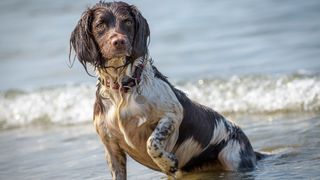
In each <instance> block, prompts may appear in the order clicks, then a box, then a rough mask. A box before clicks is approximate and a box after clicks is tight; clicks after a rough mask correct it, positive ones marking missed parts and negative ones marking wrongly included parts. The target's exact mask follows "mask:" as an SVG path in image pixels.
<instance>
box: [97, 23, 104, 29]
mask: <svg viewBox="0 0 320 180" xmlns="http://www.w3.org/2000/svg"><path fill="white" fill-rule="evenodd" d="M96 28H97V29H98V30H104V29H105V28H106V24H105V23H99V24H97V25H96Z"/></svg>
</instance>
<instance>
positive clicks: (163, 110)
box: [101, 62, 183, 149]
mask: <svg viewBox="0 0 320 180" xmlns="http://www.w3.org/2000/svg"><path fill="white" fill-rule="evenodd" d="M127 72H128V71H127ZM138 88H139V93H138ZM101 93H102V95H103V96H104V97H106V99H105V100H103V101H107V102H104V104H105V106H108V109H106V111H105V114H104V118H103V119H101V120H102V121H103V123H102V124H104V125H106V126H105V127H106V131H108V133H109V135H110V136H113V137H114V138H117V139H119V140H122V139H123V140H124V141H125V142H126V144H128V145H129V146H130V147H131V148H137V147H139V146H141V145H142V144H145V142H146V141H147V139H148V137H149V136H150V134H151V133H152V131H153V129H152V127H155V125H156V124H157V122H158V121H159V120H160V119H161V118H162V117H163V116H165V115H166V114H168V113H170V114H174V116H175V117H173V118H175V119H177V121H178V122H179V121H181V120H182V116H183V115H182V113H183V110H182V106H181V104H180V103H179V101H178V100H177V98H176V96H175V94H174V93H173V91H172V89H171V88H170V86H169V85H168V84H167V83H165V82H164V81H162V80H160V79H158V78H155V77H154V73H153V69H152V66H151V64H150V63H149V62H148V63H146V65H145V69H144V71H143V72H142V75H141V82H140V84H139V86H135V87H133V88H132V89H131V91H129V92H128V93H124V92H119V91H118V90H113V89H103V88H102V91H101ZM139 96H142V97H143V99H144V101H143V103H141V102H140V101H139V100H137V99H138V97H139ZM107 104H108V105H107ZM179 124H180V123H177V125H179ZM177 128H178V127H177ZM175 141H176V137H174V138H173V139H172V143H169V144H170V145H169V146H170V147H168V149H172V148H173V144H175ZM142 147H145V145H144V146H142Z"/></svg>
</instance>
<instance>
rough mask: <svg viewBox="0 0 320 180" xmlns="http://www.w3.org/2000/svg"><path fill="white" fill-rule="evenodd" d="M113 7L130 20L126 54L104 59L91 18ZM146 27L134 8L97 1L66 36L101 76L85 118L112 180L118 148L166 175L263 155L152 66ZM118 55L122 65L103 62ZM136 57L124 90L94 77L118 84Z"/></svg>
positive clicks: (117, 170)
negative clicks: (136, 76) (136, 77)
mask: <svg viewBox="0 0 320 180" xmlns="http://www.w3.org/2000/svg"><path fill="white" fill-rule="evenodd" d="M101 8H102V10H101ZM98 9H99V10H98ZM119 9H120V10H121V11H124V12H122V13H124V14H126V16H128V15H130V16H132V18H133V19H135V21H134V22H135V24H134V25H135V28H134V35H132V34H130V31H128V32H127V35H128V39H129V40H130V42H131V44H130V45H131V47H130V48H132V50H130V53H131V55H130V56H129V57H125V58H121V57H114V58H109V59H106V57H109V56H108V55H106V54H105V53H106V51H102V50H100V49H103V48H105V47H104V44H105V43H101V42H100V41H108V40H105V39H102V40H101V39H100V40H97V38H98V37H97V35H96V34H95V33H94V32H95V29H94V28H95V26H93V24H94V22H95V21H96V19H95V18H94V17H97V16H100V15H101V14H99V13H103V12H104V13H113V14H114V16H118V15H119V16H120V15H121V11H120V10H119ZM96 11H98V12H96ZM125 11H128V12H125ZM97 13H98V14H97ZM117 13H118V14H117ZM119 13H120V14H119ZM102 15H103V14H102ZM149 33H150V31H149V27H148V24H147V22H146V20H145V19H144V18H143V17H142V15H141V13H140V12H139V11H138V10H137V8H136V7H134V6H130V5H128V4H126V3H123V2H113V3H105V2H100V3H98V4H97V5H95V6H94V7H93V8H89V9H88V10H87V11H86V12H85V13H84V14H83V15H82V17H81V19H80V21H79V23H78V24H77V26H76V28H75V30H74V31H73V32H72V35H71V39H70V42H71V47H72V48H73V49H74V50H75V53H76V56H77V58H78V59H79V61H80V63H82V64H83V65H84V67H85V68H87V64H90V65H93V66H94V67H95V69H96V72H97V74H98V76H99V78H100V79H102V80H104V81H101V80H100V81H98V84H97V91H96V101H95V104H94V116H93V123H94V126H95V128H96V131H97V133H98V135H99V136H100V139H101V141H102V143H103V144H104V146H105V153H106V159H107V161H108V165H109V168H110V170H111V173H112V177H113V179H126V154H128V155H130V156H131V157H132V158H133V159H135V160H136V161H138V162H139V163H141V164H143V165H145V166H147V167H149V168H151V169H154V170H157V171H161V172H163V173H166V174H168V175H169V176H172V177H177V176H178V175H179V174H183V173H184V172H192V171H199V170H200V171H201V170H213V169H217V168H220V169H224V170H231V171H237V170H246V169H252V168H254V167H255V165H256V162H257V159H260V158H262V157H263V156H264V155H263V154H260V153H257V154H256V153H255V152H254V151H253V148H252V146H251V144H250V142H249V140H248V138H247V137H246V135H245V134H244V133H243V131H242V130H241V129H240V128H239V127H238V126H237V125H236V124H234V123H233V122H231V121H228V120H227V119H225V118H224V117H223V116H222V115H220V114H219V113H217V112H215V111H214V110H212V109H211V108H208V107H206V106H203V105H200V104H198V103H196V102H193V101H192V100H190V99H189V98H188V97H187V96H186V95H185V93H183V92H182V91H180V90H178V89H176V88H175V87H174V86H173V85H171V84H170V83H169V81H168V80H167V78H166V77H165V76H164V75H162V74H161V73H160V72H159V71H158V70H157V68H156V67H154V66H153V64H152V61H151V59H150V58H149V55H148V48H147V39H148V37H149ZM97 41H99V42H97ZM102 46H103V47H102ZM126 58H128V59H130V60H131V63H130V64H129V65H127V66H125V67H124V68H121V69H114V68H105V66H110V65H111V66H121V65H123V64H124V62H125V60H126ZM139 63H144V64H145V68H144V70H143V72H142V75H141V82H140V84H139V85H138V86H135V87H133V88H132V89H131V90H130V92H128V93H124V92H123V91H121V90H119V89H112V88H110V87H108V86H107V85H106V84H104V83H102V82H106V81H107V80H110V82H112V83H113V82H115V81H117V82H118V83H119V84H120V83H121V80H122V78H123V77H124V76H125V75H126V76H132V73H133V72H134V70H135V68H137V66H138V64H139ZM138 91H139V92H138ZM140 94H141V95H142V96H143V97H145V99H146V101H145V102H144V103H143V104H139V103H138V102H137V101H136V98H137V96H139V95H140Z"/></svg>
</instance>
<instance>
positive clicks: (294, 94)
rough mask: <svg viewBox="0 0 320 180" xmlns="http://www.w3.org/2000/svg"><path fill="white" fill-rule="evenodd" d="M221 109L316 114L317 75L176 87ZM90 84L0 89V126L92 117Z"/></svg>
mask: <svg viewBox="0 0 320 180" xmlns="http://www.w3.org/2000/svg"><path fill="white" fill-rule="evenodd" d="M178 88H180V89H182V90H183V91H185V92H186V93H187V94H188V96H189V97H190V98H191V99H194V100H196V101H198V102H200V103H202V104H205V105H207V106H209V107H212V108H214V109H215V110H216V111H218V112H221V113H257V114H268V113H275V112H283V113H287V112H316V113H319V112H320V76H316V75H290V76H278V77H269V76H242V77H238V76H233V77H231V78H228V79H218V78H212V79H206V80H205V79H202V80H199V81H198V83H194V82H185V83H182V84H180V86H179V87H178ZM94 98H95V86H94V85H92V84H90V85H88V84H81V85H69V86H61V87H54V88H46V89H37V90H33V91H28V92H20V91H12V90H11V91H6V92H0V129H1V128H8V127H15V126H24V125H29V124H34V123H40V124H41V123H44V124H48V123H49V124H50V123H53V124H60V125H70V124H80V123H87V122H91V121H92V113H93V103H94Z"/></svg>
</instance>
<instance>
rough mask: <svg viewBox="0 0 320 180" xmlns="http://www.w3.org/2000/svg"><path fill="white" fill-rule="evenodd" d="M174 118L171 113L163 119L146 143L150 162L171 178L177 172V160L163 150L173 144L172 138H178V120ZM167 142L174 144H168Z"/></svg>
mask: <svg viewBox="0 0 320 180" xmlns="http://www.w3.org/2000/svg"><path fill="white" fill-rule="evenodd" d="M175 118H176V116H175V115H174V114H173V113H172V114H167V115H166V116H165V117H163V118H162V119H161V120H160V121H159V123H158V125H157V127H156V128H155V130H154V131H153V133H152V134H151V136H150V137H149V139H148V142H147V151H148V154H149V155H150V157H151V158H152V160H153V161H154V162H155V163H156V164H157V165H158V166H159V168H160V169H161V170H162V171H163V172H165V173H166V174H168V175H171V176H174V174H175V172H176V171H177V170H178V160H177V158H176V156H175V155H174V154H173V153H170V152H167V151H166V150H165V148H166V147H167V146H172V143H175V140H172V139H176V138H175V137H173V136H176V137H177V136H178V128H177V127H178V125H179V124H180V123H179V122H180V120H178V119H175ZM178 123H179V124H178ZM172 137H173V138H172ZM169 140H171V141H174V142H169ZM170 143H171V144H170ZM169 149H170V148H169Z"/></svg>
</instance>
